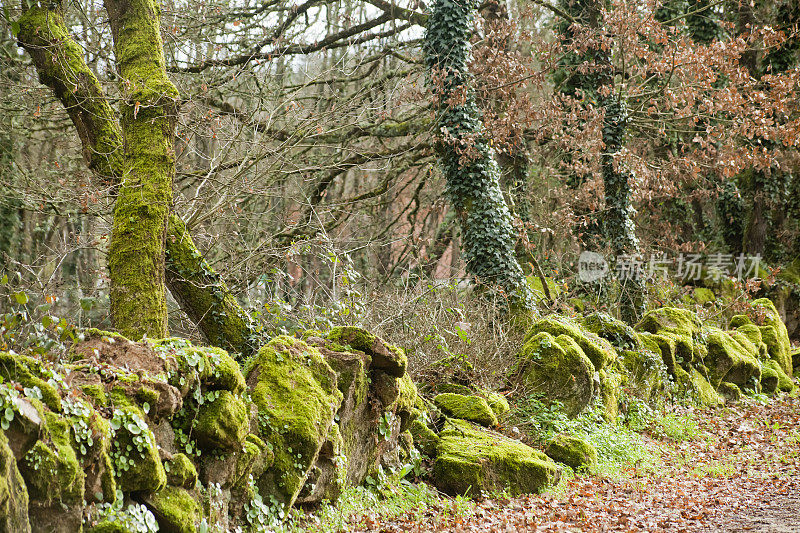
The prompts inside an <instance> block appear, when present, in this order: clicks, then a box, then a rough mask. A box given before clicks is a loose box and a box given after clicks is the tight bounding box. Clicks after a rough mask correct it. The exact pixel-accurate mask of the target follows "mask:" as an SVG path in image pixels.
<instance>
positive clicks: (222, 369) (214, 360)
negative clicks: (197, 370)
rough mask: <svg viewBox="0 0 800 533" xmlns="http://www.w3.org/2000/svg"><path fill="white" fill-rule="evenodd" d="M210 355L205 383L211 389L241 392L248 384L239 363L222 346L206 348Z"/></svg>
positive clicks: (208, 355) (207, 353) (207, 354)
mask: <svg viewBox="0 0 800 533" xmlns="http://www.w3.org/2000/svg"><path fill="white" fill-rule="evenodd" d="M204 351H205V353H206V356H207V357H208V363H209V368H208V373H207V375H206V376H204V380H203V382H204V383H203V384H204V385H205V386H206V388H207V389H209V390H227V391H231V392H232V393H234V394H237V395H238V394H241V393H242V391H244V389H245V387H246V386H247V385H246V384H245V381H244V376H243V375H242V371H241V369H240V368H239V364H238V363H237V362H236V361H235V360H234V359H233V357H231V356H230V355H228V352H226V351H225V350H223V349H221V348H214V347H209V348H205V350H204Z"/></svg>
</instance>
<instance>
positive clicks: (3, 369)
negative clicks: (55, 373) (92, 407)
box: [0, 352, 61, 412]
mask: <svg viewBox="0 0 800 533" xmlns="http://www.w3.org/2000/svg"><path fill="white" fill-rule="evenodd" d="M51 375H52V372H50V371H49V370H48V369H46V368H45V366H44V364H43V363H42V362H41V361H39V360H38V359H34V358H33V357H28V356H25V355H19V354H10V353H8V352H0V377H2V378H3V379H4V380H6V381H15V382H17V383H19V384H20V385H22V386H23V387H28V388H33V387H38V388H39V390H40V391H41V393H42V401H43V402H44V404H45V405H46V406H47V407H49V408H50V409H51V410H52V411H56V412H61V396H60V395H59V394H58V391H57V390H56V388H55V387H54V386H53V385H51V384H50V383H48V381H47V380H48V379H50V377H51Z"/></svg>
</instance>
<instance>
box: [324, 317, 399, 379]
mask: <svg viewBox="0 0 800 533" xmlns="http://www.w3.org/2000/svg"><path fill="white" fill-rule="evenodd" d="M327 337H328V339H330V340H332V341H333V342H335V343H338V344H340V345H343V346H345V347H347V346H349V347H350V348H352V349H353V350H358V351H361V352H364V353H365V354H367V355H369V356H370V357H371V358H372V361H371V363H370V368H372V369H377V370H382V371H384V372H386V373H387V374H389V375H390V376H394V377H396V378H401V377H403V374H405V373H406V368H407V367H408V359H407V358H406V354H405V353H404V352H403V350H402V348H398V347H397V346H394V345H392V344H389V343H388V342H386V341H384V340H383V339H381V338H380V337H378V336H376V335H373V334H372V333H370V332H368V331H366V330H364V329H361V328H358V327H354V326H344V327H337V328H333V329H331V330H330V332H328V335H327Z"/></svg>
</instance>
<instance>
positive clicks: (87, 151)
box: [18, 4, 252, 353]
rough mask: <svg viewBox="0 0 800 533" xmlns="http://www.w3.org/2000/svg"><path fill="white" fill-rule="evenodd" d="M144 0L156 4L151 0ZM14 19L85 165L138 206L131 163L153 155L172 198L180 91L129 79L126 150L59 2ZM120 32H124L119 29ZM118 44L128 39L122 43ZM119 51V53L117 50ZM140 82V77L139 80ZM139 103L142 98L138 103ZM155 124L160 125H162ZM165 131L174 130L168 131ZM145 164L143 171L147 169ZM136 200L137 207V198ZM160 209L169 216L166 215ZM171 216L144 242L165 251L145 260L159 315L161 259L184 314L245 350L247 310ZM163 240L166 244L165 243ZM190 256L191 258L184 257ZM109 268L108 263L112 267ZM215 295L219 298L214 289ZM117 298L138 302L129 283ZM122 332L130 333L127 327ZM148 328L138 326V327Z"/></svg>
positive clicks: (148, 63)
mask: <svg viewBox="0 0 800 533" xmlns="http://www.w3.org/2000/svg"><path fill="white" fill-rule="evenodd" d="M149 5H150V7H153V5H152V4H149ZM112 9H113V10H116V11H113V12H114V13H115V14H117V11H118V10H119V9H120V8H119V7H117V6H114V7H112ZM151 13H154V12H151ZM128 20H130V19H128ZM19 24H20V32H19V35H18V39H19V42H20V44H21V45H22V46H23V47H24V48H25V50H26V51H27V52H28V53H29V54H30V56H31V58H32V59H33V63H34V66H35V67H36V70H37V72H38V74H39V79H40V80H41V82H42V83H43V84H45V85H47V86H48V87H50V88H51V89H52V90H53V92H54V93H55V96H56V97H57V98H58V99H59V101H60V102H61V104H62V105H63V106H64V108H65V109H66V110H67V112H68V113H69V116H70V118H71V119H72V122H73V124H74V125H75V129H76V131H77V133H78V136H79V138H80V140H81V144H82V146H83V155H84V157H85V159H86V161H87V163H88V164H89V167H90V168H91V169H92V170H93V171H94V172H95V173H96V174H97V175H99V176H100V177H102V178H104V179H106V180H108V181H110V182H111V183H114V184H123V187H121V188H120V192H124V193H125V194H126V196H127V199H126V205H127V206H126V209H130V208H131V207H135V206H136V201H137V198H136V195H137V192H144V187H137V184H138V181H141V178H138V177H135V176H137V174H136V172H137V171H138V170H139V169H137V168H136V164H139V165H145V166H147V165H149V164H150V162H149V161H148V157H150V156H154V157H155V161H153V163H155V168H156V169H157V170H160V172H159V175H160V181H159V185H160V186H161V188H162V189H163V188H166V187H169V195H170V198H171V194H172V190H171V176H172V174H173V173H174V169H173V168H171V167H172V164H171V161H172V159H171V157H172V143H173V138H174V130H171V128H174V126H173V124H171V123H170V121H174V111H175V110H176V109H177V102H176V101H175V100H174V98H175V97H176V96H177V91H174V92H173V91H171V90H168V91H166V94H165V96H167V97H168V100H167V101H165V102H161V101H160V100H161V99H162V94H164V92H163V91H161V92H160V91H159V90H158V89H156V92H155V93H151V95H150V97H151V103H150V104H148V100H147V99H145V98H144V96H145V95H144V94H143V93H142V92H138V93H136V91H137V90H139V89H138V88H137V86H136V85H134V84H133V83H131V85H130V87H129V89H128V93H127V101H126V103H125V104H124V106H125V107H127V112H128V116H127V118H126V119H125V120H126V121H127V122H125V123H126V124H127V127H128V135H129V136H131V140H132V141H133V142H138V143H139V144H137V145H136V146H126V147H125V149H123V146H124V143H123V130H122V128H120V125H119V123H118V121H117V115H116V113H115V112H114V111H113V110H112V108H111V105H110V104H109V101H108V99H107V97H106V95H105V94H104V92H103V90H102V87H101V86H100V83H99V81H98V80H97V78H96V76H95V75H94V74H93V73H92V71H91V70H90V69H89V67H88V66H87V65H86V61H85V59H84V57H83V53H82V49H81V47H80V46H79V45H78V43H76V42H75V41H74V40H73V39H72V38H71V36H70V35H69V32H68V31H67V28H66V26H65V23H64V17H63V14H62V11H61V6H60V5H51V6H49V7H34V8H31V9H28V10H26V11H25V12H24V13H23V15H22V17H21V18H20V20H19ZM149 24H151V27H150V30H151V31H150V32H149V34H148V35H149V38H150V39H151V40H152V39H153V38H154V37H155V36H157V33H155V34H154V33H153V31H156V32H157V30H158V26H157V24H155V22H154V21H153V19H152V18H151V19H150V23H149ZM154 24H155V25H154ZM115 25H116V30H115V39H116V38H122V39H123V41H124V39H126V38H127V39H130V38H131V37H136V35H133V36H131V35H129V34H127V33H125V32H124V31H122V29H121V26H120V20H117V21H116V22H115ZM153 25H154V26H153ZM118 33H119V35H118ZM123 33H125V35H122V34H123ZM129 42H130V41H129ZM123 47H125V46H124V45H123ZM129 53H130V52H129ZM145 55H147V54H145ZM118 57H120V56H119V55H118ZM123 57H126V58H127V61H128V66H129V67H134V70H136V65H137V64H138V66H139V68H140V70H139V72H140V73H142V74H146V73H147V72H146V71H147V69H148V68H156V69H158V68H162V70H163V57H162V62H161V63H159V62H158V61H157V60H156V61H155V62H153V60H152V59H151V60H146V59H142V58H135V57H130V55H128V56H123ZM156 59H157V58H156ZM126 68H127V67H126ZM123 76H124V74H123ZM124 79H125V80H127V81H128V82H133V81H135V80H137V79H139V80H140V82H141V81H142V80H141V78H137V77H136V76H135V75H134V77H133V78H131V77H130V76H128V77H124ZM165 79H166V78H165V77H162V78H160V81H159V79H158V78H157V77H156V78H154V80H155V82H156V83H161V84H164V83H165V82H164V80H165ZM145 81H147V80H145ZM151 81H152V80H151ZM166 83H168V80H166ZM140 85H142V84H141V83H140ZM170 85H171V84H170ZM167 89H168V86H167ZM173 89H174V88H173ZM132 98H133V99H132ZM169 98H172V100H173V101H172V102H170V101H169ZM136 102H138V103H139V105H138V106H137V105H136ZM131 103H132V105H131ZM152 104H156V105H157V106H158V107H159V108H160V109H161V111H155V113H154V112H153V110H151V111H150V114H147V113H145V111H146V110H147V108H144V109H143V106H146V105H152ZM154 107H155V106H154ZM169 107H172V108H173V109H172V112H173V115H172V116H169V115H166V116H165V113H167V112H168V111H169V109H168V108H169ZM147 117H149V118H150V122H147V121H146V118H147ZM137 121H139V123H138V124H136V122H137ZM142 121H144V122H142ZM154 126H155V127H154ZM165 127H166V128H167V129H166V132H165V130H164V128H165ZM157 128H161V129H160V131H159V130H158V129H157ZM148 129H154V130H155V131H153V132H150V131H148ZM170 131H172V134H171V136H170ZM150 135H154V136H155V137H156V138H157V139H156V140H158V141H159V143H158V145H157V146H154V147H148V146H146V145H144V146H143V145H142V144H141V141H142V140H143V138H146V137H148V136H150ZM125 140H126V142H127V141H128V138H127V137H126V139H125ZM129 154H133V156H134V157H135V158H136V159H131V158H130V156H129ZM144 170H145V171H147V170H148V169H147V168H145V169H144ZM144 177H145V178H147V177H148V174H146V173H145V174H144ZM167 180H170V181H169V184H168V185H167V184H166V183H165V182H166V181H167ZM125 187H127V188H125ZM155 191H156V189H155V188H153V187H149V192H150V194H152V193H153V192H155ZM118 201H119V200H118ZM164 206H166V207H167V208H169V203H165V202H163V201H162V202H159V203H158V209H159V210H160V211H163V209H164ZM140 207H142V206H141V204H140ZM143 207H144V209H143V210H142V212H143V213H145V214H147V213H150V209H149V208H148V206H143ZM121 214H122V211H121V210H117V209H116V208H115V219H116V216H118V215H121ZM164 216H165V217H166V214H165V215H164ZM137 219H138V218H137V217H134V218H133V220H134V221H135V220H137ZM155 221H156V222H158V223H159V224H160V223H161V215H160V213H159V214H157V216H156V217H155ZM131 222H132V220H131V218H130V217H129V218H128V220H127V221H126V223H127V224H130V223H131ZM170 222H171V223H170V224H169V226H165V228H164V229H163V230H161V231H165V232H167V236H168V238H167V239H163V237H162V239H161V240H160V244H159V240H158V239H150V240H149V244H150V245H151V246H153V245H154V244H155V245H156V249H157V248H158V247H159V246H160V248H161V250H162V251H161V252H160V254H161V259H160V261H161V265H162V266H161V267H158V262H159V259H158V258H156V260H155V261H151V262H150V265H148V264H147V262H146V261H145V262H144V263H145V264H144V266H145V267H150V270H149V272H150V276H151V277H152V278H153V279H155V280H156V283H158V281H157V280H158V278H159V277H160V278H161V283H160V285H158V286H156V287H155V290H154V291H153V292H154V293H156V294H157V293H159V292H160V293H161V294H157V296H156V297H155V298H154V300H155V302H156V304H157V306H158V308H157V312H158V313H159V314H161V313H162V308H161V307H160V306H161V305H162V300H163V298H164V296H163V291H164V288H163V280H164V274H163V271H164V266H163V265H165V266H166V270H167V275H166V281H167V283H168V285H169V288H170V291H171V292H172V293H173V295H174V296H175V299H176V300H177V301H178V302H179V304H180V305H181V306H182V309H183V310H184V311H185V312H186V314H187V315H189V317H190V318H192V320H194V321H195V322H196V323H197V325H198V327H199V328H200V331H201V332H202V333H203V334H204V335H205V337H206V338H207V339H208V340H209V342H211V343H215V344H218V345H220V346H223V347H226V348H229V349H231V350H234V351H237V352H244V353H247V352H248V350H249V349H251V344H248V343H250V340H251V333H252V325H251V324H250V319H249V317H248V316H247V313H245V311H244V310H243V309H242V308H241V306H239V305H238V303H237V302H236V299H235V298H234V297H233V295H232V294H230V292H229V291H228V289H227V287H226V286H225V284H224V283H223V282H222V281H221V280H220V279H219V276H218V274H217V273H216V272H214V271H213V269H211V268H210V267H209V266H208V264H207V263H205V261H202V260H200V261H197V260H196V258H198V257H200V252H199V251H198V250H197V248H196V247H195V246H194V243H193V242H192V239H191V237H189V234H188V232H187V231H186V227H185V225H184V224H183V222H182V221H181V220H180V219H179V218H178V217H177V216H176V215H172V216H171V217H170ZM115 226H116V220H115ZM115 229H116V227H115ZM122 236H124V235H120V234H119V233H117V235H116V238H119V237H122ZM151 236H152V235H151ZM129 237H130V239H129V241H128V242H127V245H128V246H129V250H128V251H127V254H128V255H134V256H135V255H137V247H136V242H135V241H134V240H133V239H135V235H129ZM165 245H166V248H164V246H165ZM112 254H113V252H112ZM142 255H143V254H142ZM187 258H195V259H194V260H192V261H189V260H187ZM126 266H127V265H119V263H117V264H116V265H115V268H117V269H118V270H117V272H119V268H123V269H124V268H125V267H126ZM193 267H196V268H201V267H202V270H198V271H192V268H193ZM109 268H110V269H111V267H110V266H109ZM156 268H160V269H161V272H162V273H161V274H160V275H159V274H157V273H154V272H153V271H154V270H155V269H156ZM213 280H216V281H213ZM159 289H160V290H159ZM220 294H221V295H222V297H220V296H219V295H220ZM115 297H116V298H117V301H116V302H115V303H116V304H120V303H124V304H125V305H126V306H127V307H129V308H130V307H135V306H137V305H139V302H140V295H139V294H138V293H136V292H131V291H130V290H125V293H124V294H123V293H122V292H121V291H117V292H116V294H115ZM120 298H122V299H125V298H127V299H128V301H127V302H120ZM163 313H164V315H163V316H164V318H163V320H164V322H163V323H162V321H161V320H162V319H161V318H160V317H159V318H158V322H157V323H156V324H155V326H156V328H155V330H159V331H161V332H163V333H162V334H163V335H165V334H166V327H165V320H166V308H165V307H164V308H163ZM204 317H215V318H214V320H209V319H206V318H204ZM133 318H135V316H134V317H133ZM242 328H245V331H242ZM155 330H152V331H155ZM126 333H127V334H129V335H130V334H131V333H130V331H127V332H126ZM145 333H146V332H144V331H142V333H141V334H145ZM147 334H148V335H151V336H155V335H158V332H155V333H147ZM133 335H134V336H137V335H138V336H141V335H140V334H138V332H134V333H133Z"/></svg>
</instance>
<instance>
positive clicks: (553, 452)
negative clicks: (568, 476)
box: [545, 433, 597, 470]
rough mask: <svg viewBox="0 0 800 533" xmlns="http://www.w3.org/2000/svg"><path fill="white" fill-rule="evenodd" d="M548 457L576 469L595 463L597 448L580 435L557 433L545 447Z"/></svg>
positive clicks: (588, 466) (588, 467) (587, 467)
mask: <svg viewBox="0 0 800 533" xmlns="http://www.w3.org/2000/svg"><path fill="white" fill-rule="evenodd" d="M545 453H546V454H547V456H548V457H550V458H551V459H553V460H554V461H557V462H559V463H564V464H565V465H567V466H569V467H571V468H573V469H575V470H578V469H582V468H586V469H590V468H591V467H593V466H594V465H596V464H597V449H596V448H595V447H594V446H592V445H591V444H590V443H588V442H586V441H585V440H583V439H581V438H580V437H573V436H570V435H564V434H563V433H562V434H559V435H556V436H555V438H554V439H553V440H552V441H550V443H549V444H548V445H547V448H546V449H545Z"/></svg>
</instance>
